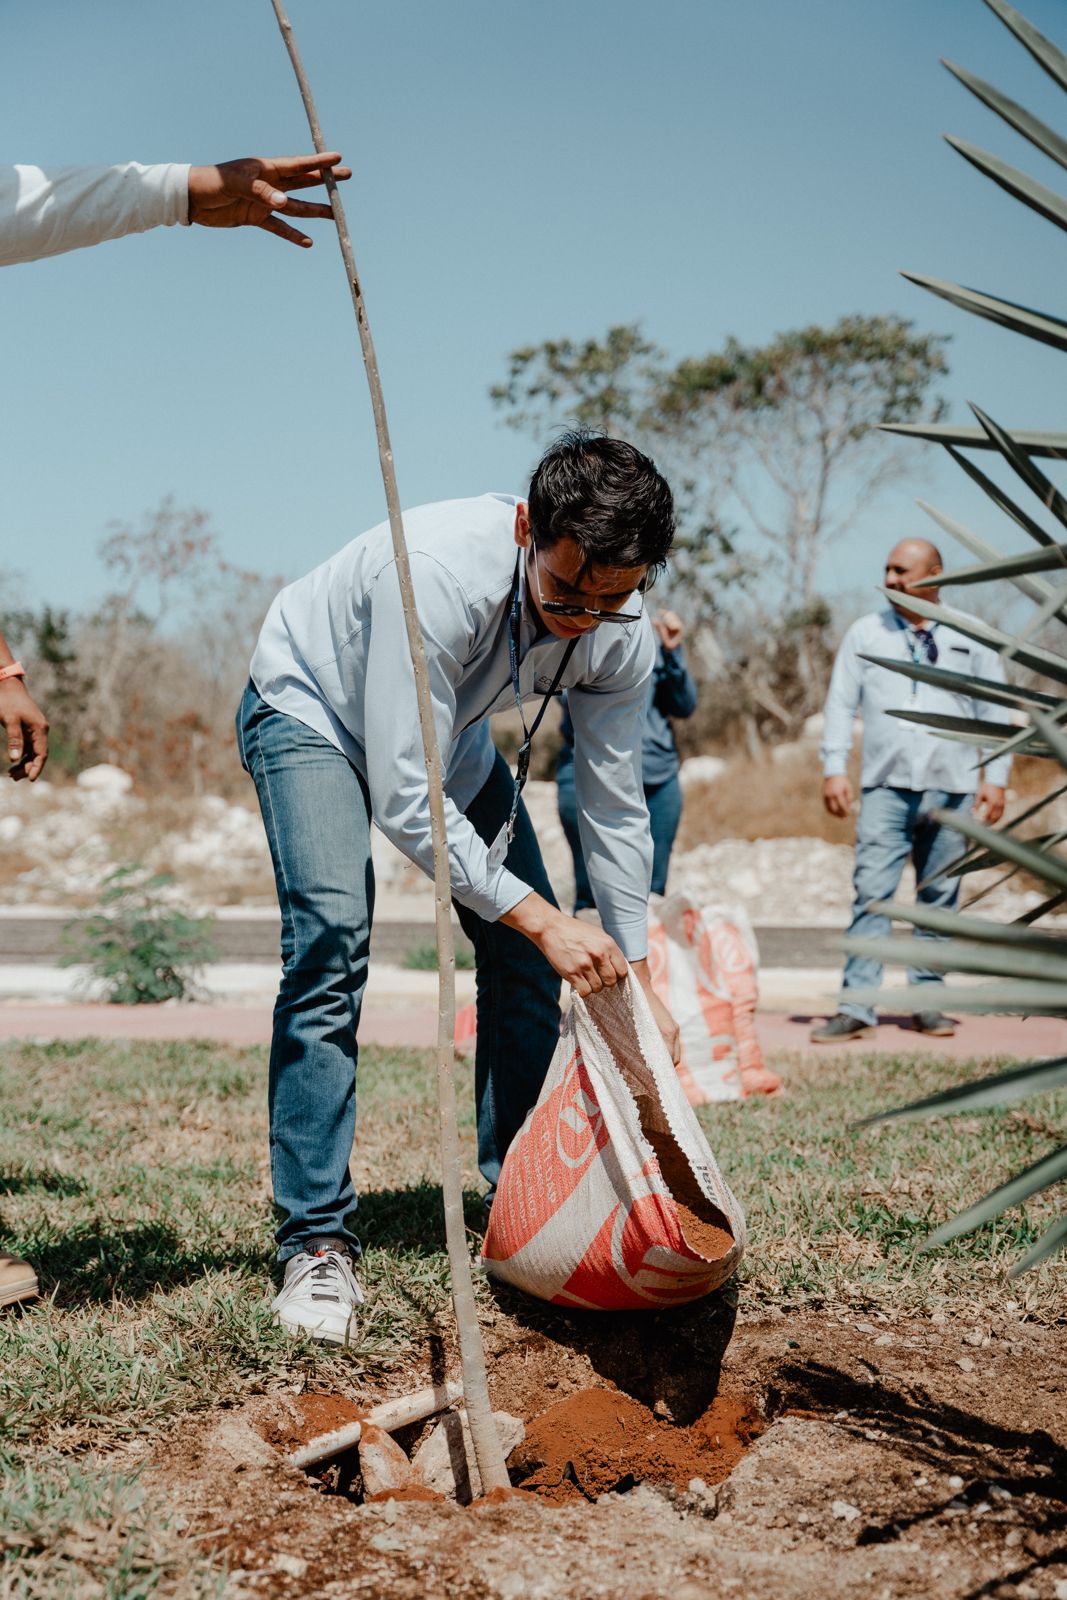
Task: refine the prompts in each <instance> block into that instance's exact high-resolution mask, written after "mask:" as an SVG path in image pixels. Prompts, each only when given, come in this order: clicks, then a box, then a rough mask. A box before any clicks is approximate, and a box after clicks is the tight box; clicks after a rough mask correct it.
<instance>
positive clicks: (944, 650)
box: [821, 606, 1011, 794]
mask: <svg viewBox="0 0 1067 1600" xmlns="http://www.w3.org/2000/svg"><path fill="white" fill-rule="evenodd" d="M958 614H959V615H961V616H962V615H963V613H962V612H960V613H958ZM903 623H904V619H903V617H901V616H900V615H899V614H898V613H897V612H896V611H895V610H894V609H893V607H892V606H886V608H885V610H884V611H872V612H871V613H870V615H869V616H866V617H860V619H859V621H858V622H854V623H853V624H852V626H851V628H849V630H848V632H847V633H846V634H845V637H844V639H843V640H842V641H841V648H840V650H838V652H837V660H836V661H835V662H834V670H833V676H832V677H831V679H830V690H829V693H828V695H827V697H826V711H825V719H824V720H825V725H824V728H823V742H822V752H821V753H822V761H823V772H824V774H825V775H826V777H828V778H834V777H837V776H839V775H840V774H841V773H843V772H846V771H847V770H848V753H849V750H850V749H851V746H852V724H853V720H854V718H855V717H856V715H857V714H859V715H860V716H862V718H863V767H862V775H861V779H860V781H861V783H862V786H863V788H864V789H873V788H879V787H883V788H892V789H944V790H945V791H946V792H947V793H949V794H973V793H974V791H975V789H976V788H977V787H978V770H977V763H978V762H979V761H980V758H981V754H982V752H981V751H980V750H979V749H976V748H975V746H974V745H967V744H960V743H958V742H957V741H956V740H954V739H943V738H942V737H941V736H940V735H939V734H937V733H935V732H934V731H933V730H932V729H930V728H923V727H920V726H919V725H918V724H917V723H914V722H904V721H902V720H901V718H899V717H890V716H887V715H886V713H887V712H889V711H936V712H940V713H941V714H943V715H947V716H953V717H978V718H981V719H982V720H984V721H989V720H990V719H991V718H995V719H996V720H999V721H1003V720H1004V714H1003V712H998V710H997V708H996V707H994V706H991V705H990V704H989V702H988V701H985V700H975V699H974V698H973V697H972V696H971V695H964V694H954V693H953V692H952V691H951V690H948V689H940V688H934V687H933V686H932V685H930V684H927V683H917V682H915V681H914V680H912V681H910V682H909V680H908V679H907V678H905V677H903V676H902V675H901V674H900V673H899V672H890V671H889V670H888V668H886V667H877V666H874V665H873V664H872V663H871V662H870V661H863V660H861V657H862V656H881V657H883V658H887V659H889V660H895V661H915V662H918V663H920V664H922V663H925V662H927V660H928V658H927V656H926V654H925V651H924V650H923V648H922V645H921V641H919V640H917V638H916V630H915V628H912V627H910V626H902V624H903ZM922 626H924V627H930V626H931V624H929V623H924V624H922ZM933 637H934V639H935V640H936V642H937V662H936V665H937V666H938V667H943V668H944V669H945V670H946V671H949V672H961V673H966V674H969V675H970V676H972V677H976V678H988V679H990V680H992V682H994V683H1003V682H1004V681H1005V680H1004V666H1003V663H1002V661H1001V659H1000V656H999V655H998V654H997V652H996V651H995V650H992V649H990V647H989V646H988V645H984V644H979V643H978V642H977V641H976V640H974V639H969V638H968V637H967V636H966V634H963V633H957V632H956V630H955V628H951V627H949V626H948V625H947V624H945V623H938V624H936V625H935V626H934V629H933ZM1010 770H1011V757H1010V756H1001V757H1000V758H999V759H998V760H996V761H992V762H990V764H989V766H988V767H987V768H986V771H985V778H986V782H987V783H995V784H1000V785H1001V786H1003V785H1005V784H1006V783H1007V781H1008V773H1009V772H1010Z"/></svg>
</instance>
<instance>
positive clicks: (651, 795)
mask: <svg viewBox="0 0 1067 1600" xmlns="http://www.w3.org/2000/svg"><path fill="white" fill-rule="evenodd" d="M556 796H557V803H558V805H559V820H560V822H561V823H562V824H563V832H564V833H565V834H566V836H567V843H568V844H569V845H570V847H571V856H572V858H573V860H574V909H575V912H578V911H585V910H586V909H587V908H588V907H590V906H592V905H593V904H594V901H593V891H592V889H591V888H590V885H589V874H588V873H587V872H586V870H585V857H584V856H583V854H582V840H581V836H580V834H579V832H578V802H577V800H576V799H575V795H574V766H573V764H572V763H570V762H568V764H567V765H566V766H565V767H563V768H562V770H561V771H560V772H558V773H557V774H556ZM645 804H646V806H647V807H648V821H649V827H650V829H651V832H652V885H651V888H652V893H653V894H666V892H667V869H668V868H669V866H670V864H671V851H672V850H673V848H674V836H675V834H676V833H677V832H678V824H679V822H680V821H681V818H682V786H681V784H680V783H679V782H678V776H677V774H675V776H674V777H673V778H668V779H667V781H666V783H657V784H653V785H652V786H651V787H650V788H647V789H646V790H645Z"/></svg>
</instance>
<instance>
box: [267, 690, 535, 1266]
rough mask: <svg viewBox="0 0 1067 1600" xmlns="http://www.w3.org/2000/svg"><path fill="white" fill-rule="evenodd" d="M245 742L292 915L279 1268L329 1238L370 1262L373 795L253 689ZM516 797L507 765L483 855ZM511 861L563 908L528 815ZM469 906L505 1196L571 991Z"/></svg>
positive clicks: (478, 1073) (479, 819)
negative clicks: (365, 1034) (363, 1045)
mask: <svg viewBox="0 0 1067 1600" xmlns="http://www.w3.org/2000/svg"><path fill="white" fill-rule="evenodd" d="M237 742H238V748H239V750H240V753H241V764H242V766H243V767H244V769H245V771H246V772H248V773H249V774H250V775H251V777H252V780H253V782H254V783H255V786H256V793H257V795H258V796H259V805H260V810H261V812H262V814H263V823H264V826H265V828H266V830H267V840H268V843H269V845H270V853H271V859H272V860H273V863H274V878H275V883H276V886H277V890H278V902H279V905H280V906H281V913H282V979H281V988H280V990H279V993H278V999H277V1001H276V1002H275V1006H274V1030H273V1037H272V1042H271V1051H270V1078H269V1087H268V1107H269V1112H270V1159H271V1179H272V1183H273V1188H274V1200H275V1204H276V1206H277V1208H278V1212H279V1216H280V1219H281V1220H280V1224H279V1227H278V1230H277V1234H276V1237H277V1240H278V1259H279V1260H280V1261H285V1260H287V1259H288V1258H289V1257H290V1256H293V1255H296V1254H297V1253H298V1252H299V1251H300V1250H302V1249H303V1248H304V1245H305V1244H306V1242H307V1241H308V1239H311V1238H314V1237H316V1236H326V1235H329V1236H332V1237H336V1238H341V1239H343V1240H344V1241H345V1242H346V1243H347V1244H348V1246H349V1247H350V1248H351V1249H352V1250H354V1251H356V1252H358V1250H359V1241H358V1239H357V1238H356V1236H355V1234H354V1233H353V1232H352V1231H351V1226H350V1224H351V1221H352V1216H353V1213H354V1212H355V1209H356V1193H355V1188H354V1186H353V1183H352V1174H351V1172H350V1170H349V1156H350V1154H351V1150H352V1141H353V1138H354V1135H355V1126H356V1062H357V1058H358V1047H357V1043H356V1030H357V1028H358V1025H359V1014H360V1007H361V1005H362V1002H363V991H364V989H365V987H366V982H367V966H368V960H369V956H370V933H371V922H372V918H373V914H374V869H373V866H372V863H371V843H370V825H371V805H370V795H369V793H368V791H367V786H366V784H365V782H364V780H363V778H362V777H361V776H360V774H359V772H358V771H357V770H356V768H355V767H354V766H353V765H352V764H351V762H350V761H349V760H348V758H347V756H345V755H343V754H342V752H341V751H340V750H338V749H337V748H336V746H334V745H332V744H331V743H330V742H329V740H327V739H324V738H323V737H322V736H321V735H320V734H318V733H315V732H314V731H313V730H312V729H311V728H308V727H305V725H304V724H303V723H302V722H299V721H297V719H296V718H295V717H290V716H286V715H285V714H284V713H282V712H280V711H275V710H274V709H273V708H272V707H271V706H268V705H267V704H266V702H265V701H264V700H263V699H261V697H260V696H259V694H258V693H257V692H256V690H255V688H254V687H253V685H252V684H249V686H248V688H247V689H246V690H245V693H244V697H243V699H242V701H241V704H240V707H239V709H238V712H237ZM511 795H512V781H511V774H510V772H509V770H508V766H507V763H506V762H505V761H504V759H503V757H502V756H499V755H498V756H497V759H496V764H495V765H494V767H493V770H492V772H491V774H490V776H489V779H488V781H487V782H486V784H485V786H484V787H483V788H482V790H481V792H480V793H479V794H478V795H477V796H476V797H475V799H474V800H473V801H472V802H471V804H470V805H469V806H468V807H467V811H466V815H467V817H468V819H469V821H470V822H471V824H472V825H473V827H474V828H475V830H476V831H477V833H478V834H479V835H480V836H481V837H482V838H483V839H484V840H485V841H486V842H487V843H489V842H490V841H491V840H492V839H493V838H495V836H496V834H497V833H498V832H499V830H500V828H501V826H502V825H503V823H504V822H506V820H507V816H508V811H509V808H510V805H511ZM507 865H508V868H509V870H510V871H512V872H513V873H515V875H516V876H517V877H518V878H521V879H522V881H523V882H524V883H528V884H529V885H530V888H531V889H534V890H536V892H537V893H538V894H540V895H543V896H544V898H545V899H546V900H550V901H551V902H552V904H553V905H554V904H555V900H554V898H553V895H552V889H551V886H550V884H549V882H548V877H547V874H546V872H545V869H544V864H543V862H542V860H541V852H540V849H539V848H538V844H537V839H536V837H535V835H534V831H533V826H532V824H531V822H530V818H529V815H528V814H527V812H526V808H525V807H524V806H521V805H520V807H519V816H518V823H517V826H516V829H515V838H514V840H513V842H512V845H511V848H510V850H509V851H508V856H507ZM457 910H458V912H459V918H460V922H461V923H462V925H463V928H464V930H465V931H466V933H467V935H468V937H469V938H470V939H471V942H472V943H473V945H474V951H475V958H476V961H477V968H478V970H477V999H478V1046H477V1055H476V1058H475V1100H476V1105H477V1114H478V1164H479V1166H480V1168H481V1171H482V1173H483V1175H484V1176H485V1178H486V1180H487V1181H488V1183H489V1184H490V1186H491V1187H493V1186H495V1184H496V1181H497V1179H498V1177H499V1176H500V1166H501V1162H502V1161H503V1158H504V1154H505V1152H506V1151H507V1148H508V1145H509V1144H510V1143H511V1141H512V1139H513V1138H514V1137H515V1134H516V1133H517V1132H518V1130H519V1128H520V1127H521V1126H522V1123H523V1120H524V1118H525V1116H526V1113H527V1112H528V1111H529V1109H530V1107H531V1106H532V1105H533V1104H534V1102H535V1101H536V1099H537V1096H538V1094H539V1093H540V1090H541V1085H542V1083H543V1082H544V1078H545V1073H546V1072H547V1070H548V1064H549V1061H550V1060H551V1058H552V1052H553V1050H554V1049H555V1046H556V1041H557V1039H558V1038H559V989H560V980H559V978H558V976H557V975H556V973H555V972H554V971H553V969H552V968H551V966H549V964H548V962H547V961H546V960H545V958H544V957H543V956H542V955H541V953H540V951H539V950H538V949H537V948H536V946H535V945H533V944H532V943H531V942H530V940H529V939H527V938H525V937H524V935H523V934H521V933H517V932H516V931H515V930H514V929H512V928H506V927H504V926H503V925H502V924H501V923H499V922H497V923H489V922H484V921H483V920H482V919H481V918H480V917H478V916H476V915H474V913H473V912H470V911H468V910H466V908H464V907H457Z"/></svg>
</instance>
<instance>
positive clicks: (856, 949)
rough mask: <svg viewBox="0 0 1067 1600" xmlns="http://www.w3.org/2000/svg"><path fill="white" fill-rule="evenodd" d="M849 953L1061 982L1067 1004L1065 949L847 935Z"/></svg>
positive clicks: (933, 967) (898, 963) (904, 963)
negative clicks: (1053, 952)
mask: <svg viewBox="0 0 1067 1600" xmlns="http://www.w3.org/2000/svg"><path fill="white" fill-rule="evenodd" d="M845 949H846V950H847V951H848V953H849V954H850V955H855V956H866V957H867V958H868V959H869V960H871V961H888V962H890V963H892V964H893V965H895V966H900V967H905V966H907V967H929V968H931V970H932V971H934V972H969V973H974V974H976V975H977V976H978V977H983V978H1023V979H1026V980H1028V981H1029V980H1031V979H1032V980H1033V981H1035V982H1038V983H1056V984H1060V985H1061V1004H1063V1005H1067V950H1064V951H1062V952H1061V953H1060V954H1059V955H1050V954H1045V953H1041V952H1039V951H1037V950H1006V949H1004V948H997V949H992V948H990V946H989V945H985V944H969V943H968V942H967V940H966V939H889V938H887V939H852V938H849V939H846V940H845Z"/></svg>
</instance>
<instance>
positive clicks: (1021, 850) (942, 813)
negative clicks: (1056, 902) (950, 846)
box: [930, 807, 1067, 889]
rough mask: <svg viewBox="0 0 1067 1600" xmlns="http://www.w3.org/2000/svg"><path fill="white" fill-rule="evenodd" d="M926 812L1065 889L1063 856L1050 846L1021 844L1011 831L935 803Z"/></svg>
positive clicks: (1066, 871)
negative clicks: (987, 824) (1043, 848)
mask: <svg viewBox="0 0 1067 1600" xmlns="http://www.w3.org/2000/svg"><path fill="white" fill-rule="evenodd" d="M930 814H931V816H932V817H933V818H934V821H935V822H940V823H943V824H944V826H945V827H946V828H952V829H953V830H954V832H956V833H962V834H963V835H964V836H965V837H966V838H968V839H973V840H974V842H975V844H980V845H984V846H985V848H986V849H987V850H990V851H992V852H995V853H996V854H997V855H998V856H999V857H1000V858H1001V860H1002V861H1010V862H1012V864H1013V865H1014V866H1017V867H1022V869H1023V871H1024V872H1029V873H1032V874H1033V876H1034V877H1035V878H1041V879H1042V880H1043V881H1044V882H1045V883H1051V884H1054V885H1055V886H1056V888H1057V889H1067V858H1064V857H1063V856H1059V855H1053V854H1052V852H1051V850H1035V849H1034V848H1033V846H1032V845H1029V844H1024V842H1023V841H1022V840H1021V839H1015V838H1013V837H1012V835H1011V834H1008V833H998V832H997V831H996V829H994V828H987V827H986V825H985V823H984V822H979V821H978V819H977V818H976V817H972V816H970V815H969V814H968V813H967V812H963V811H946V810H944V809H942V808H941V807H938V808H937V809H936V810H934V811H932V812H931V813H930Z"/></svg>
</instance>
